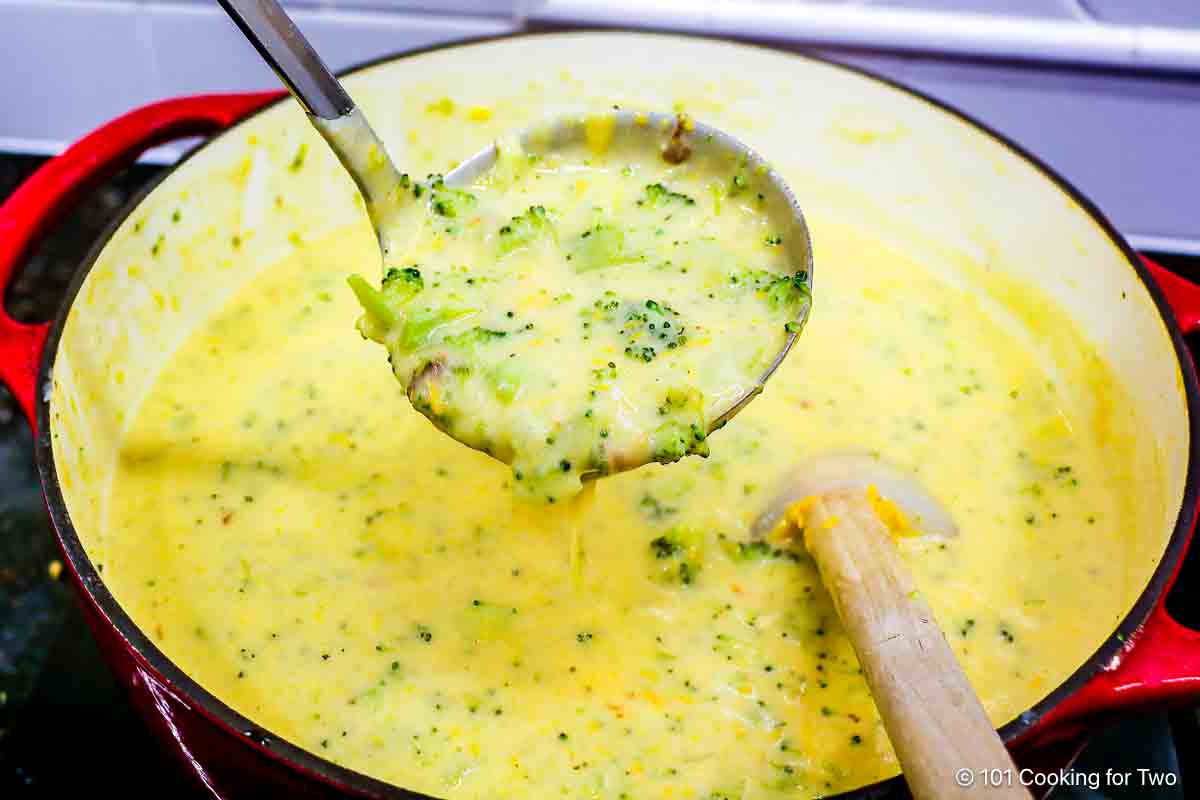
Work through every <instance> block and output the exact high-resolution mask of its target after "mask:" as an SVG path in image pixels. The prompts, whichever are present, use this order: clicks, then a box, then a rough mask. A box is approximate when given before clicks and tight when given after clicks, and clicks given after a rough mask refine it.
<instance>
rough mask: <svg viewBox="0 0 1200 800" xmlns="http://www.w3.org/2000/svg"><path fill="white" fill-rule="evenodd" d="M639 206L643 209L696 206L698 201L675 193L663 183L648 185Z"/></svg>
mask: <svg viewBox="0 0 1200 800" xmlns="http://www.w3.org/2000/svg"><path fill="white" fill-rule="evenodd" d="M637 204H638V205H639V206H641V207H643V208H666V207H667V206H672V205H676V204H678V205H685V206H694V205H696V200H695V199H694V198H692V197H689V196H688V195H686V194H683V193H682V192H673V191H671V190H670V189H668V188H667V187H666V186H663V185H662V184H661V183H651V184H647V185H646V189H645V193H644V194H643V195H642V196H641V197H640V198H638V201H637Z"/></svg>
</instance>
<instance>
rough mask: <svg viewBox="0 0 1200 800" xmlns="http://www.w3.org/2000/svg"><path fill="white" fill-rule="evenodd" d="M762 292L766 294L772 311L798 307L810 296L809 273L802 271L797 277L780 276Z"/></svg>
mask: <svg viewBox="0 0 1200 800" xmlns="http://www.w3.org/2000/svg"><path fill="white" fill-rule="evenodd" d="M760 291H763V292H765V294H766V297H767V305H769V306H770V307H771V308H772V309H776V310H777V309H779V308H787V307H790V306H794V305H798V304H799V303H801V302H802V301H803V300H804V299H805V298H807V297H808V296H809V290H808V273H807V272H806V271H804V270H801V271H799V272H797V273H796V274H795V275H780V276H778V277H777V278H775V279H774V280H772V281H771V282H770V283H769V284H767V285H766V286H765V287H763V288H762V289H760Z"/></svg>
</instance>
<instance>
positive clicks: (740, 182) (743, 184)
mask: <svg viewBox="0 0 1200 800" xmlns="http://www.w3.org/2000/svg"><path fill="white" fill-rule="evenodd" d="M749 186H750V181H749V180H747V179H746V175H745V173H742V172H739V173H737V174H736V175H734V176H733V178H732V179H731V180H730V181H729V196H730V197H736V196H737V195H739V194H741V193H742V192H744V191H746V189H747V188H748V187H749Z"/></svg>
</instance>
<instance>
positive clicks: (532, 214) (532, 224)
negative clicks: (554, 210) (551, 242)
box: [498, 206, 554, 256]
mask: <svg viewBox="0 0 1200 800" xmlns="http://www.w3.org/2000/svg"><path fill="white" fill-rule="evenodd" d="M547 233H548V234H550V235H553V234H554V226H553V225H552V224H551V222H550V217H549V215H548V214H547V213H546V209H545V207H543V206H530V207H529V209H528V210H527V211H526V212H525V213H524V214H522V215H520V216H519V217H513V218H512V221H511V222H509V223H508V224H507V225H504V226H503V227H501V228H500V234H499V237H498V239H499V245H498V250H499V253H500V255H501V256H506V255H508V254H509V253H511V252H512V251H514V250H517V249H519V248H522V247H526V246H528V245H529V244H531V243H532V242H533V241H535V240H536V239H537V238H538V237H540V236H543V235H545V234H547Z"/></svg>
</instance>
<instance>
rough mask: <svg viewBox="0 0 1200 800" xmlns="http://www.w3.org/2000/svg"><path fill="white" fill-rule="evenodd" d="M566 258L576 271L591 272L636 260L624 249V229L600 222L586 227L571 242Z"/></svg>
mask: <svg viewBox="0 0 1200 800" xmlns="http://www.w3.org/2000/svg"><path fill="white" fill-rule="evenodd" d="M567 259H568V260H569V261H570V262H571V265H572V266H573V267H574V268H575V271H576V272H591V271H592V270H596V269H604V268H605V267H611V266H614V265H616V264H624V263H626V262H628V261H634V260H637V257H636V256H633V255H631V254H630V253H628V252H627V251H626V250H625V231H624V230H623V229H621V228H619V227H616V226H615V225H610V224H608V223H604V222H600V223H597V224H596V225H593V226H592V227H590V228H588V229H587V230H586V231H584V232H583V233H581V234H579V236H578V237H576V239H575V241H574V242H572V243H571V248H570V252H569V253H568V254H567Z"/></svg>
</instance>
